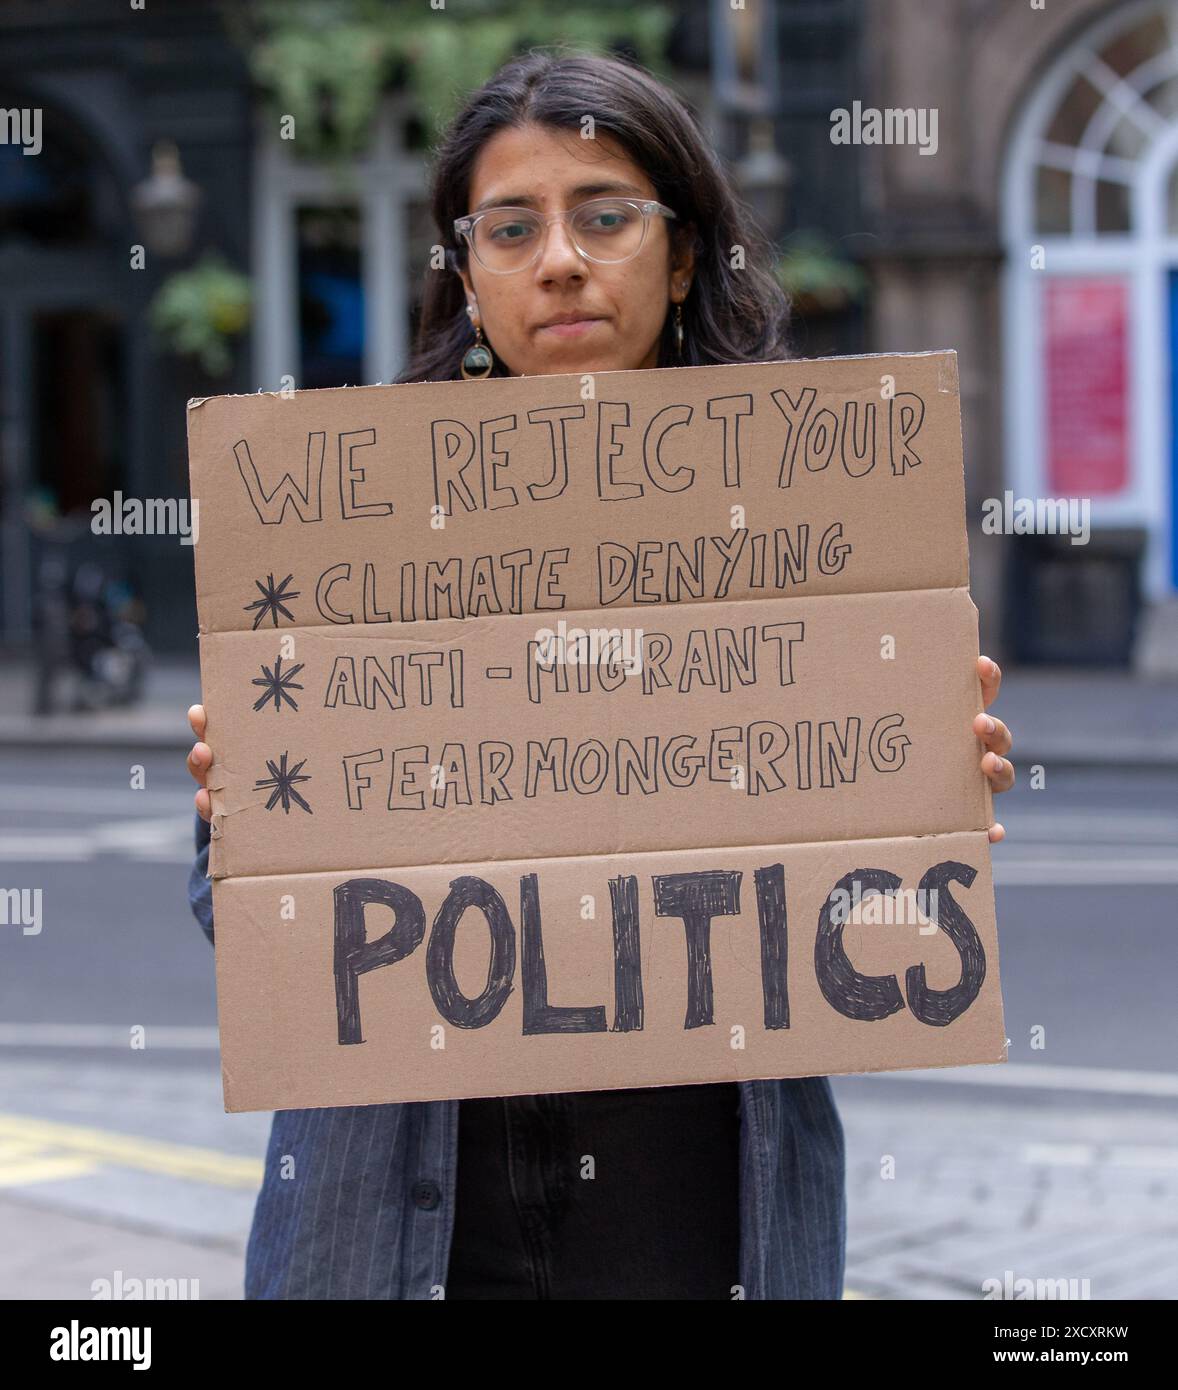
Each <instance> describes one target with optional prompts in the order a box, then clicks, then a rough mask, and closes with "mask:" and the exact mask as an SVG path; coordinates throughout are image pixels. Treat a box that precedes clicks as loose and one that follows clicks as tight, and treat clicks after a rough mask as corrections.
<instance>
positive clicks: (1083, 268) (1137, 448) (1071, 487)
mask: <svg viewBox="0 0 1178 1390" xmlns="http://www.w3.org/2000/svg"><path fill="white" fill-rule="evenodd" d="M1003 192H1004V207H1003V234H1004V239H1005V243H1006V251H1007V266H1006V272H1005V284H1004V308H1005V324H1004V331H1005V346H1006V352H1005V362H1006V381H1005V399H1006V407H1007V421H1006V446H1007V448H1006V457H1007V469H1008V479H1007V480H1008V483H1009V485H1010V487H1011V489H1012V490H1013V491H1014V493H1015V495H1016V496H1019V497H1032V498H1033V497H1058V498H1063V497H1079V498H1088V499H1090V501H1091V508H1092V511H1091V516H1092V525H1093V528H1094V529H1096V528H1100V527H1140V528H1142V529H1143V530H1144V531H1145V533H1146V536H1147V543H1146V553H1145V559H1144V569H1143V575H1142V577H1143V582H1144V588H1145V592H1146V594H1147V596H1148V597H1150V598H1153V599H1158V598H1162V597H1165V596H1167V595H1170V594H1172V593H1173V592H1174V590H1175V589H1178V509H1176V505H1175V496H1176V495H1178V487H1176V486H1175V478H1176V477H1178V461H1176V457H1175V445H1174V441H1175V439H1178V430H1176V429H1175V423H1174V422H1175V413H1176V405H1175V401H1176V399H1178V396H1176V390H1175V386H1176V384H1178V6H1175V5H1174V4H1171V3H1159V0H1139V3H1135V4H1121V5H1118V6H1116V7H1114V8H1113V9H1112V10H1111V11H1110V12H1109V13H1108V14H1106V15H1105V16H1104V18H1103V19H1101V20H1100V21H1098V22H1096V23H1095V24H1093V25H1092V26H1091V27H1090V28H1088V29H1087V30H1085V31H1084V32H1082V33H1081V34H1080V35H1079V36H1078V37H1077V38H1076V39H1074V40H1073V42H1072V43H1071V44H1070V45H1069V46H1068V47H1067V48H1066V49H1065V50H1064V51H1063V52H1062V53H1060V54H1059V55H1058V57H1057V58H1056V59H1055V61H1054V62H1053V63H1052V64H1050V65H1049V67H1048V68H1047V69H1046V71H1045V73H1044V74H1043V75H1042V76H1041V77H1040V79H1039V81H1038V83H1037V85H1036V88H1035V90H1034V92H1033V94H1032V95H1031V98H1030V100H1029V101H1028V102H1027V103H1026V106H1025V107H1024V109H1023V111H1022V113H1021V116H1020V118H1019V120H1018V122H1017V124H1016V127H1015V130H1014V133H1013V136H1012V139H1011V143H1010V147H1009V153H1008V158H1007V164H1006V172H1005V183H1004V190H1003Z"/></svg>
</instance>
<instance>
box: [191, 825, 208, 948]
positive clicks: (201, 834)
mask: <svg viewBox="0 0 1178 1390" xmlns="http://www.w3.org/2000/svg"><path fill="white" fill-rule="evenodd" d="M193 815H194V816H195V817H196V859H195V860H194V862H193V865H192V871H191V872H190V873H189V875H188V905H189V907H191V908H192V913H193V916H194V917H195V918H196V920H197V921H198V922H199V923H200V928H201V931H203V932H204V934H205V935H206V936H207V937H208V939H209V941H210V942H211V941H212V940H213V880H212V879H211V878H206V877H205V874H206V873H207V872H208V868H209V826H208V822H207V821H205V820H202V819H201V817H200V814H199V812H196V811H194V812H193Z"/></svg>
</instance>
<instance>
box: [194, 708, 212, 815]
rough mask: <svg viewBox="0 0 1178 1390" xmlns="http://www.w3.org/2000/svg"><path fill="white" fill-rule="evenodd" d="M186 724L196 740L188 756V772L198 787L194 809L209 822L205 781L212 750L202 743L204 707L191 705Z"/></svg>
mask: <svg viewBox="0 0 1178 1390" xmlns="http://www.w3.org/2000/svg"><path fill="white" fill-rule="evenodd" d="M188 722H189V724H191V725H192V732H193V733H194V734H195V735H196V737H197V740H198V741H197V742H196V743H194V744H193V745H192V752H191V753H189V755H188V771H189V772H191V773H192V775H193V777H194V778H195V779H196V781H197V783H198V785H199V790H198V791H197V793H196V796H195V798H194V799H195V801H196V809H197V812H198V813H199V815H200V818H201V820H209V819H210V818H211V816H212V814H213V806H212V799H211V797H210V795H209V789H208V787H207V786H206V785H205V779H206V778H207V777H208V775H209V768H210V767H212V765H213V750H212V749H211V748H210V747H209V745H208V744H207V743H205V742H204V736H205V707H204V705H192V706H191V707H190V708H189V711H188Z"/></svg>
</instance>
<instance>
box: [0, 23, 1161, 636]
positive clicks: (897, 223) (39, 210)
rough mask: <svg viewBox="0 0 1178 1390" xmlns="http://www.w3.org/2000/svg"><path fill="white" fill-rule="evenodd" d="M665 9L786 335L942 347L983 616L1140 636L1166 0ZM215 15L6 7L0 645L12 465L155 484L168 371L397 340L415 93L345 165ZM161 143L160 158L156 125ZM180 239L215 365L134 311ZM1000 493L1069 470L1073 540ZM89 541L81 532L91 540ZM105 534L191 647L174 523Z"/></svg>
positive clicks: (164, 439) (34, 495)
mask: <svg viewBox="0 0 1178 1390" xmlns="http://www.w3.org/2000/svg"><path fill="white" fill-rule="evenodd" d="M672 8H673V9H674V11H675V23H674V25H673V27H672V29H671V32H670V39H669V42H668V48H667V58H668V62H669V65H670V70H671V72H672V73H673V75H674V78H675V81H676V83H677V84H678V86H679V87H680V90H682V91H683V92H684V93H685V94H686V95H687V96H688V97H689V99H690V100H691V101H692V103H693V104H694V105H695V106H696V108H697V109H698V110H699V111H700V113H701V115H702V116H703V118H704V120H705V123H706V124H707V126H708V128H709V130H710V131H711V132H712V134H713V137H714V139H715V140H716V143H717V145H718V146H719V148H720V149H721V151H722V152H723V153H724V155H725V156H726V158H728V159H729V160H730V161H731V162H732V165H733V167H734V170H735V171H736V173H737V176H738V179H739V182H740V185H741V188H742V190H743V192H744V194H745V196H746V197H747V198H748V200H749V201H750V202H751V203H752V204H753V206H754V207H755V208H756V210H757V211H758V214H759V215H760V216H761V217H762V219H763V221H764V222H765V223H766V225H767V226H768V227H769V229H770V230H771V231H772V233H773V234H774V235H775V236H776V237H777V238H778V239H779V241H780V244H781V246H782V249H783V252H784V253H785V254H786V257H787V261H786V264H790V263H792V262H796V263H797V265H799V266H801V265H803V263H804V264H805V266H807V267H808V268H809V269H808V274H809V276H810V278H809V279H807V278H806V276H802V278H801V280H800V281H799V289H798V293H797V304H798V312H797V319H796V329H795V350H796V351H797V352H798V353H799V354H802V355H814V356H817V355H824V354H828V353H832V352H854V351H865V350H866V351H881V352H882V351H905V350H915V349H922V348H929V347H955V348H957V350H958V352H959V354H960V366H961V384H962V404H963V413H964V431H965V441H966V464H967V488H968V517H969V522H970V527H971V553H972V565H973V587H974V592H975V596H976V598H977V601H978V606H979V609H980V610H981V613H982V632H983V642H984V645H985V648H986V649H987V650H990V651H993V652H994V653H995V654H998V655H1002V656H1004V657H1007V658H1010V657H1014V658H1017V659H1022V660H1044V659H1046V660H1060V661H1096V662H1109V663H1116V662H1126V661H1128V660H1130V659H1131V658H1132V656H1133V655H1134V652H1135V651H1136V652H1137V653H1138V654H1140V650H1141V645H1142V644H1141V641H1140V640H1136V641H1135V638H1137V639H1140V636H1141V633H1142V632H1143V631H1145V630H1146V628H1147V626H1148V625H1143V624H1142V623H1139V622H1136V619H1137V617H1138V615H1139V611H1146V610H1147V611H1148V612H1149V613H1150V614H1151V615H1154V616H1152V617H1151V619H1150V622H1151V623H1153V624H1154V627H1153V630H1154V631H1161V632H1163V635H1164V629H1165V622H1166V618H1165V615H1166V614H1168V613H1172V612H1173V611H1174V609H1175V603H1176V596H1178V504H1176V502H1175V497H1176V495H1178V488H1176V487H1175V476H1176V473H1178V464H1176V462H1175V458H1176V448H1175V443H1174V441H1175V439H1176V438H1178V431H1175V429H1174V427H1173V415H1174V401H1175V397H1176V392H1178V387H1176V384H1175V383H1176V382H1178V375H1176V373H1178V366H1176V364H1178V327H1176V326H1175V324H1176V323H1178V288H1176V286H1178V175H1176V174H1175V172H1174V171H1175V169H1176V168H1178V25H1176V21H1175V17H1174V7H1173V6H1172V5H1171V4H1169V3H1162V0H1139V2H1138V0H1068V3H1066V4H1065V3H1050V2H1049V3H1047V4H1045V5H1044V6H1043V7H1042V8H1040V7H1039V6H1038V5H1037V4H1036V3H1035V0H1026V3H1014V4H998V3H991V0H937V3H936V4H929V3H927V0H871V3H863V0H778V3H776V4H768V3H764V0H745V3H744V4H743V5H735V6H734V4H733V3H732V0H683V3H680V4H676V5H674V6H672ZM219 15H220V7H214V6H211V5H208V4H203V3H195V0H152V3H151V4H149V5H148V7H147V8H146V9H145V10H143V11H134V10H131V9H130V8H128V11H127V13H126V14H123V13H121V12H120V13H119V14H115V13H113V12H112V11H111V10H108V9H106V8H104V7H98V6H95V5H93V4H92V3H85V2H84V0H40V3H24V0H10V3H8V4H7V5H5V6H3V7H0V110H4V111H15V112H19V111H21V110H25V109H29V108H36V109H38V110H40V111H41V112H42V113H43V149H42V151H41V153H40V154H39V155H38V157H37V158H29V157H27V156H24V154H23V152H22V150H21V149H20V148H19V147H18V146H17V145H16V144H14V143H13V142H12V140H11V139H10V140H9V142H8V143H7V144H0V306H2V307H0V413H2V428H0V469H2V473H0V477H2V480H3V493H2V496H0V507H2V510H0V544H2V546H3V555H2V559H0V641H4V642H5V643H9V644H14V643H15V644H19V643H23V642H27V641H28V640H30V638H31V635H32V621H33V604H34V595H33V583H34V575H35V564H36V555H37V549H38V545H39V541H38V535H37V532H36V529H35V528H33V529H30V525H29V515H30V511H29V508H30V499H32V501H33V504H34V506H36V505H38V503H37V499H38V498H39V499H40V505H42V506H43V507H47V508H50V509H56V511H57V512H58V513H68V512H70V511H71V510H72V511H74V512H75V513H76V514H77V513H79V512H80V511H84V512H87V513H88V509H89V505H90V502H91V501H92V500H93V499H95V498H98V497H104V496H105V497H110V496H112V495H113V494H114V493H115V492H116V491H121V492H122V493H123V494H124V495H125V496H130V497H140V498H154V497H183V496H185V494H186V491H187V466H186V457H185V440H184V414H185V411H184V406H185V402H186V400H187V399H188V398H189V397H191V396H195V395H207V394H213V393H219V392H229V391H251V390H254V389H258V388H266V389H275V388H276V387H278V386H279V385H281V384H282V383H283V381H284V380H290V379H293V382H294V384H296V385H297V386H300V387H304V386H320V385H331V384H337V383H344V382H349V383H357V382H371V381H382V380H383V381H387V380H389V379H391V378H392V377H393V376H394V375H395V374H396V372H397V371H398V370H399V369H400V365H401V363H402V362H403V361H404V358H405V355H406V352H407V348H408V343H409V340H410V337H411V334H412V331H413V324H414V318H415V313H416V306H417V300H418V296H419V294H420V286H421V281H422V278H423V275H424V271H425V267H426V264H427V260H428V252H429V247H430V246H431V244H432V243H433V241H434V240H435V237H434V234H433V229H432V227H431V226H430V223H429V218H428V213H427V209H426V206H425V190H426V181H427V177H428V165H427V156H428V149H427V141H426V138H425V136H424V134H423V131H422V129H421V125H420V122H419V120H418V114H417V113H416V112H415V110H414V104H413V101H412V98H411V97H410V95H409V93H408V91H407V90H405V89H403V88H399V87H398V86H397V85H396V84H392V85H391V86H390V89H389V90H388V91H387V92H386V94H385V96H384V98H383V100H382V103H381V107H380V111H379V115H378V117H377V118H376V120H375V121H374V123H373V127H372V133H371V139H370V142H369V145H368V148H367V151H366V152H365V153H364V154H363V155H362V156H361V157H360V158H359V159H357V160H356V161H355V162H354V165H353V167H352V168H350V169H348V170H345V171H343V173H342V174H341V171H340V169H339V168H338V167H336V166H332V165H328V164H319V163H315V162H313V161H309V160H307V159H305V158H303V157H301V156H296V155H295V153H294V148H293V146H292V142H289V141H284V140H283V139H281V138H280V133H279V131H278V130H277V129H276V127H275V122H274V119H273V113H272V110H271V108H270V107H269V106H268V104H267V103H266V102H265V101H264V100H263V94H262V93H261V92H260V91H259V90H258V87H257V84H256V83H255V81H254V80H253V78H252V77H251V73H250V68H249V65H248V62H247V60H246V56H245V54H244V53H243V52H242V50H241V47H240V45H239V43H238V42H237V41H236V40H235V39H234V38H233V37H231V35H230V34H229V33H228V32H226V29H225V27H224V26H223V24H222V23H221V22H220V18H219ZM440 17H441V16H440V14H436V15H435V14H430V15H429V16H428V19H427V21H426V22H437V20H438V19H439V18H440ZM442 22H445V21H444V20H442ZM856 102H858V103H860V105H861V106H862V107H864V108H867V107H870V108H875V109H880V110H884V109H888V108H897V109H909V108H923V109H925V110H928V111H935V112H936V116H937V148H936V152H935V154H932V155H930V156H926V155H924V154H922V153H921V150H920V149H919V148H915V147H914V146H913V145H912V144H892V145H889V144H879V145H871V144H850V145H848V144H833V143H832V141H831V129H832V122H831V116H832V112H834V111H836V110H839V109H852V108H853V107H854V104H855V103H856ZM172 146H174V148H175V150H176V151H177V152H178V156H179V183H177V182H176V178H175V177H174V176H173V179H172V184H171V185H169V184H168V182H167V178H166V177H165V178H164V179H163V182H161V176H160V166H159V159H160V152H161V150H163V151H164V152H165V153H166V152H167V151H168V150H169V149H171V148H172ZM153 151H154V152H155V155H156V160H157V168H156V179H155V182H154V183H153V182H152V168H153ZM165 172H166V171H165ZM169 187H171V188H172V192H173V194H174V195H175V196H174V199H173V205H172V213H173V214H175V217H179V220H180V222H181V223H183V221H184V218H183V216H182V215H181V213H182V206H181V205H182V204H183V201H184V200H183V198H182V197H181V196H180V194H178V193H176V189H177V188H180V189H187V190H189V191H190V192H191V193H192V194H193V195H194V196H195V198H196V200H197V201H196V202H195V206H194V209H193V213H192V217H191V225H190V226H188V227H187V229H185V227H184V226H181V227H180V230H179V235H178V237H177V246H173V247H172V248H170V250H153V249H151V246H148V249H147V254H146V259H145V263H144V264H143V266H142V268H138V267H136V266H135V265H134V264H133V258H132V248H133V247H135V246H138V245H143V244H145V240H146V241H148V242H150V241H151V239H152V235H153V233H152V228H151V227H150V226H146V227H145V224H144V222H143V220H142V217H138V218H137V215H136V211H135V209H136V207H137V206H138V207H140V208H142V207H143V205H144V200H145V199H146V200H147V202H148V203H149V204H150V200H151V197H153V196H155V197H157V198H162V199H163V201H164V202H165V203H166V202H167V198H168V189H169ZM174 220H175V219H174ZM163 230H164V231H166V230H167V229H166V228H164V229H163ZM171 230H172V231H173V232H175V231H176V228H175V226H174V225H173V226H172V228H171ZM154 234H158V235H157V239H159V237H162V232H161V228H160V227H159V226H156V227H155V229H154ZM161 244H162V242H161ZM815 248H817V249H815ZM209 251H216V252H217V253H219V254H220V255H221V256H222V257H223V258H224V259H225V261H226V262H228V263H229V265H231V266H233V267H236V268H237V269H239V270H241V271H243V272H245V273H246V274H247V275H248V276H249V278H250V281H251V284H252V306H251V317H250V322H249V327H248V332H246V333H244V334H242V335H241V336H240V337H235V338H234V339H233V340H232V344H231V347H232V352H231V362H230V365H229V369H228V371H227V372H226V373H225V374H224V375H216V374H214V373H212V372H211V371H210V370H209V368H208V365H207V363H206V364H205V365H203V366H202V365H201V364H200V363H199V362H196V361H194V360H192V359H191V358H189V357H184V356H178V355H176V353H174V352H170V351H162V350H161V349H160V346H159V344H158V342H156V340H155V339H154V338H153V335H152V331H151V329H150V327H149V325H148V322H147V315H146V308H147V305H148V303H149V302H150V300H151V298H152V296H153V295H154V294H155V293H156V292H157V290H158V289H159V288H160V286H161V285H162V284H163V283H165V282H166V281H167V279H168V277H169V276H170V275H172V274H173V273H174V272H175V271H176V270H178V269H182V268H184V267H187V266H190V265H192V264H194V263H196V262H197V260H198V259H199V258H200V257H201V256H203V255H205V254H206V253H207V252H209ZM840 267H842V268H843V269H844V270H845V271H846V273H845V274H843V275H842V276H841V278H840V273H839V268H840ZM856 274H857V275H859V276H860V277H862V279H863V281H864V283H865V285H866V290H865V292H864V291H858V290H856V288H855V286H856V279H855V276H856ZM1008 491H1009V492H1010V493H1011V494H1012V496H1013V498H1014V499H1019V498H1028V499H1035V498H1041V497H1053V498H1068V497H1072V498H1077V499H1089V500H1090V503H1091V525H1092V535H1091V539H1090V540H1089V542H1088V544H1087V545H1073V544H1071V542H1070V538H1069V537H1067V536H1044V535H1005V534H998V535H991V534H985V533H983V530H982V527H981V516H982V509H983V504H984V503H985V502H986V500H987V499H996V498H997V499H1001V498H1003V496H1004V494H1005V493H1006V492H1008ZM110 539H111V538H104V537H93V538H87V537H83V539H82V541H81V544H84V545H93V546H96V547H100V546H101V545H103V544H106V545H107V550H106V551H105V552H104V553H110V551H109V544H110ZM120 554H121V556H122V557H123V562H124V563H125V564H126V565H127V566H128V567H129V569H130V571H131V572H132V576H133V578H134V580H135V582H136V583H137V584H138V586H139V587H140V588H141V590H142V591H143V592H144V594H145V597H146V598H147V600H148V614H149V635H150V637H151V640H152V642H153V644H154V645H155V646H156V647H157V648H162V649H168V648H170V649H175V650H190V649H191V646H192V638H193V636H194V634H195V628H196V620H195V611H194V607H193V603H192V579H191V552H190V550H181V549H180V547H178V544H177V540H176V538H175V537H167V536H158V537H139V538H136V539H135V542H134V544H133V545H124V546H123V547H122V550H121V552H120ZM1155 617H1157V618H1158V620H1159V622H1160V626H1159V622H1155V621H1154V618H1155ZM1176 645H1178V644H1176Z"/></svg>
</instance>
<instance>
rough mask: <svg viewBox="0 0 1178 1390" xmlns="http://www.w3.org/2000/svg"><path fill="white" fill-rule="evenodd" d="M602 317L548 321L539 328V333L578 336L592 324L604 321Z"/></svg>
mask: <svg viewBox="0 0 1178 1390" xmlns="http://www.w3.org/2000/svg"><path fill="white" fill-rule="evenodd" d="M604 322H605V320H604V319H577V321H576V322H575V323H550V324H547V325H546V326H545V327H544V328H541V330H540V332H541V333H552V334H554V335H555V336H556V337H557V338H580V337H581V336H582V335H583V334H585V333H588V332H589V330H590V329H591V328H592V327H593V326H594V324H598V323H604Z"/></svg>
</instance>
